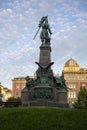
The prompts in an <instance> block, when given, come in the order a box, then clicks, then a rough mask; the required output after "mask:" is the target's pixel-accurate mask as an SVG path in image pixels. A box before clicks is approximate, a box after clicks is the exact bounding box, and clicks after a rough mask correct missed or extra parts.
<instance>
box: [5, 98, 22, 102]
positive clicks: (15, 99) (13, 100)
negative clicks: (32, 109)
mask: <svg viewBox="0 0 87 130" xmlns="http://www.w3.org/2000/svg"><path fill="white" fill-rule="evenodd" d="M7 102H21V98H20V97H18V98H14V97H10V98H8V100H7Z"/></svg>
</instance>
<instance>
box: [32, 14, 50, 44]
mask: <svg viewBox="0 0 87 130" xmlns="http://www.w3.org/2000/svg"><path fill="white" fill-rule="evenodd" d="M47 17H48V16H44V17H42V18H41V21H40V23H39V25H38V27H39V29H38V30H37V32H36V34H35V36H34V38H33V40H34V39H35V37H36V35H37V33H38V32H39V30H40V28H42V30H41V33H40V39H41V42H42V44H47V43H50V39H51V38H50V35H51V34H52V32H51V29H50V26H49V23H48V19H47Z"/></svg>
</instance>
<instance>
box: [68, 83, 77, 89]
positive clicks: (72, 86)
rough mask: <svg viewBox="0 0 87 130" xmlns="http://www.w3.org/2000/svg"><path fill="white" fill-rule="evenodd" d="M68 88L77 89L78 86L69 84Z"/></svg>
mask: <svg viewBox="0 0 87 130" xmlns="http://www.w3.org/2000/svg"><path fill="white" fill-rule="evenodd" d="M68 88H76V84H68Z"/></svg>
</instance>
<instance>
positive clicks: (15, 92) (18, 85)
mask: <svg viewBox="0 0 87 130" xmlns="http://www.w3.org/2000/svg"><path fill="white" fill-rule="evenodd" d="M25 84H26V80H25V77H18V78H14V79H13V80H12V96H13V97H14V98H17V97H21V91H22V89H23V88H24V87H25Z"/></svg>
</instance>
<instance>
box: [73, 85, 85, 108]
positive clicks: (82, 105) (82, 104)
mask: <svg viewBox="0 0 87 130" xmlns="http://www.w3.org/2000/svg"><path fill="white" fill-rule="evenodd" d="M73 106H74V108H87V89H86V88H85V87H81V88H80V91H79V93H78V99H77V101H76V102H75V103H74V105H73Z"/></svg>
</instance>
